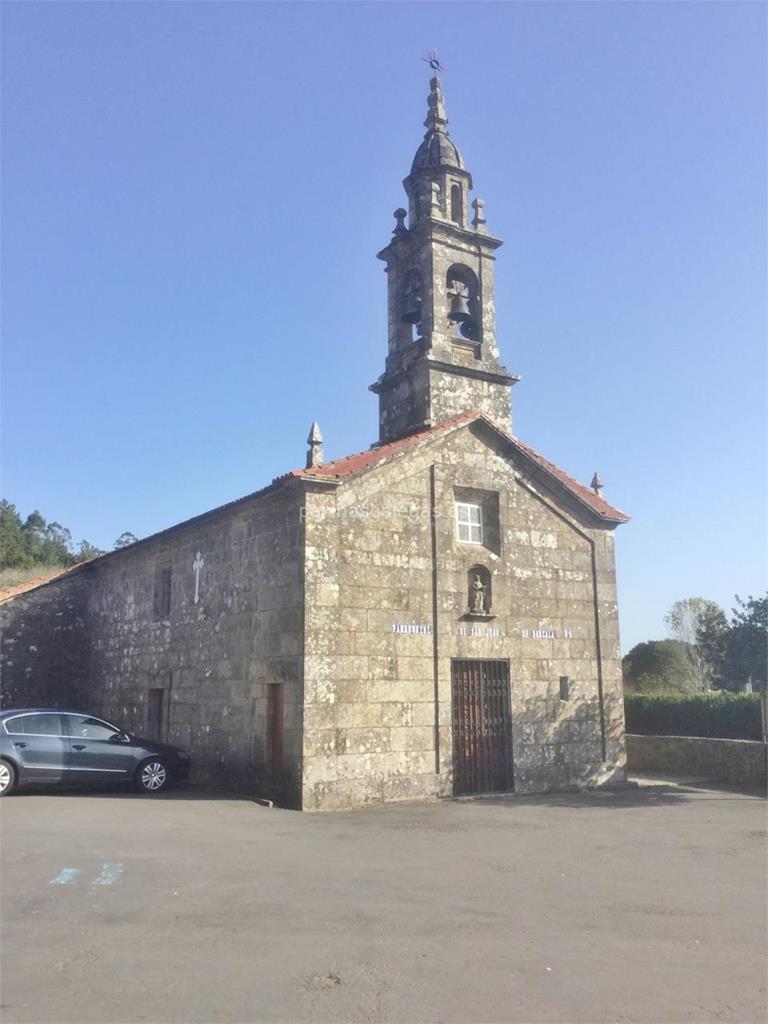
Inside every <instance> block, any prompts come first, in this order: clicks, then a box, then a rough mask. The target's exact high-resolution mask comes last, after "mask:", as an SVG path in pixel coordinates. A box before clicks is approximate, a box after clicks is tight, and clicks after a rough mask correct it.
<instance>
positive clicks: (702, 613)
mask: <svg viewBox="0 0 768 1024" xmlns="http://www.w3.org/2000/svg"><path fill="white" fill-rule="evenodd" d="M718 615H720V616H722V617H723V618H725V615H724V613H723V611H722V609H721V608H720V607H719V606H718V605H716V604H715V602H714V601H707V600H706V599H705V598H703V597H686V598H684V599H683V600H681V601H675V603H674V604H673V605H672V607H671V608H670V610H669V612H668V613H667V615H666V616H665V617H664V622H665V623H666V624H667V628H668V629H669V632H670V635H671V636H672V637H673V638H674V639H675V640H678V641H680V643H683V644H685V645H686V648H687V654H688V663H689V667H690V672H691V678H692V680H693V681H694V684H695V688H696V689H697V690H709V689H711V686H712V682H713V676H714V671H715V666H714V665H713V664H712V663H711V662H709V661H708V660H707V658H706V656H705V652H704V649H703V648H702V647H701V646H700V644H699V631H700V629H701V628H702V624H703V623H704V622H706V621H715V620H717V619H718Z"/></svg>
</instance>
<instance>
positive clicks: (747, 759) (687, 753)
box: [627, 733, 767, 786]
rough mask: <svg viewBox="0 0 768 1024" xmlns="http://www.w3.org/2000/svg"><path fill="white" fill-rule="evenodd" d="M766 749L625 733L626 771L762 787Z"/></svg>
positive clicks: (753, 744) (697, 738) (762, 745)
mask: <svg viewBox="0 0 768 1024" xmlns="http://www.w3.org/2000/svg"><path fill="white" fill-rule="evenodd" d="M766 749H767V748H766V744H765V743H759V742H757V741H755V740H714V739H705V738H704V737H700V736H638V735H637V734H636V733H635V734H630V733H627V770H628V771H629V772H633V771H635V772H648V773H653V772H659V773H660V774H662V775H679V776H681V777H685V778H689V779H690V778H696V779H706V780H708V781H712V782H714V781H719V782H742V783H744V784H746V785H750V786H765V785H766Z"/></svg>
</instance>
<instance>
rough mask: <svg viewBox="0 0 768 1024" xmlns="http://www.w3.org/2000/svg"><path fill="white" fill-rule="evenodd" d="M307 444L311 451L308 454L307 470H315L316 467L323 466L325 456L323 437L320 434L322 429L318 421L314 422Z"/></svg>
mask: <svg viewBox="0 0 768 1024" xmlns="http://www.w3.org/2000/svg"><path fill="white" fill-rule="evenodd" d="M307 444H308V445H309V451H308V452H307V469H314V468H315V467H316V466H322V464H323V462H324V460H325V455H324V454H323V435H322V434H321V433H320V427H319V426H318V425H317V420H314V421H313V423H312V426H311V428H310V431H309V437H308V438H307Z"/></svg>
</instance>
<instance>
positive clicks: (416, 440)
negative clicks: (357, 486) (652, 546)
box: [295, 411, 630, 526]
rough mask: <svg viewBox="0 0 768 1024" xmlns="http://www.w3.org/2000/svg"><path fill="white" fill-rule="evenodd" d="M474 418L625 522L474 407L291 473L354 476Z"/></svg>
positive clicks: (584, 501) (589, 504) (590, 506)
mask: <svg viewBox="0 0 768 1024" xmlns="http://www.w3.org/2000/svg"><path fill="white" fill-rule="evenodd" d="M475 422H483V423H485V424H486V425H488V426H489V427H490V428H491V429H492V430H493V431H495V432H496V433H497V434H498V435H500V436H501V437H502V438H503V439H504V440H505V441H506V442H507V443H509V444H510V445H511V446H512V447H513V448H514V449H515V450H516V451H518V452H519V453H520V454H521V455H523V457H524V458H526V459H528V460H529V461H531V462H532V463H533V464H534V465H535V466H536V468H537V469H538V470H540V471H542V472H543V473H544V474H545V476H546V477H547V478H548V479H549V480H550V481H552V482H553V483H554V484H555V486H556V487H557V488H559V489H563V490H565V491H566V492H567V493H568V494H569V496H570V497H572V498H574V499H575V500H576V501H577V502H578V503H579V504H580V505H581V506H583V507H584V508H586V509H587V510H588V511H589V512H590V513H592V514H593V515H595V516H597V518H598V519H600V520H601V521H603V522H606V523H612V524H614V525H616V526H618V525H620V524H621V523H626V522H629V519H630V516H629V515H627V513H626V512H622V511H621V509H618V508H616V507H615V506H613V505H611V504H609V503H608V502H607V501H605V499H604V498H602V497H600V496H599V495H597V494H595V493H594V492H593V491H591V490H590V489H589V488H588V487H586V486H585V485H584V484H581V483H579V481H578V480H576V479H575V478H574V477H572V476H570V474H568V473H566V472H565V470H562V469H560V467H559V466H556V465H555V464H554V463H553V462H550V461H549V459H545V458H544V456H543V455H541V454H540V453H539V452H537V451H536V450H535V449H534V448H531V447H530V445H527V444H524V443H523V442H522V441H520V440H519V439H518V438H517V437H516V436H515V435H514V434H510V433H509V432H508V431H507V430H506V429H504V427H503V426H501V424H499V423H497V422H496V421H495V420H494V419H492V418H491V417H490V416H486V415H485V413H480V412H476V411H470V412H466V413H462V414H461V415H460V416H455V417H453V418H452V419H450V420H446V421H445V422H443V423H438V424H437V425H436V426H434V427H430V428H425V429H424V430H421V431H417V432H416V433H413V434H409V435H408V436H406V437H403V438H399V439H398V440H395V441H390V442H388V443H386V444H382V445H379V446H377V447H375V448H369V449H368V450H367V451H365V452H359V453H358V454H356V455H348V456H346V457H345V458H342V459H335V460H333V461H332V462H326V463H325V464H324V465H323V466H320V467H318V468H316V469H312V470H297V471H296V473H295V475H296V476H298V477H302V478H304V479H308V478H315V479H317V478H318V477H334V478H336V479H339V480H343V479H346V478H351V477H355V476H358V475H359V474H361V473H364V472H368V471H370V470H373V469H377V468H378V467H379V466H381V465H383V464H385V463H387V462H389V461H391V460H392V459H395V458H397V457H399V456H401V455H404V454H405V453H407V452H411V451H413V450H414V449H415V448H420V447H423V446H425V445H427V444H430V443H432V442H433V441H435V440H437V439H438V438H441V437H444V436H447V435H448V434H449V433H451V432H452V431H454V430H458V429H461V428H463V427H465V426H468V425H469V424H470V423H475Z"/></svg>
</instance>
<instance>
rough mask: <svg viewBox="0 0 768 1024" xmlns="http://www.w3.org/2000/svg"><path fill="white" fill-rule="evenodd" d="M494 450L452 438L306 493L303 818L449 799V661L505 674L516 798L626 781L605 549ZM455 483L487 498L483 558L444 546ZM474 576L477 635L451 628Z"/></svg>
mask: <svg viewBox="0 0 768 1024" xmlns="http://www.w3.org/2000/svg"><path fill="white" fill-rule="evenodd" d="M503 449H505V446H504V443H503V442H501V441H500V440H499V439H498V435H493V434H491V432H490V431H488V430H487V428H483V427H474V426H473V427H471V428H464V429H462V430H460V431H456V432H454V433H452V434H451V435H449V436H448V438H446V439H445V440H442V441H439V442H433V443H431V444H429V445H425V446H423V447H421V448H420V449H415V450H413V451H411V452H410V453H408V454H407V455H404V456H403V457H401V458H400V459H398V460H395V461H393V462H392V463H390V464H388V465H385V466H382V467H379V468H378V469H376V470H375V471H374V472H369V473H367V474H365V475H363V476H361V477H360V478H358V479H356V480H352V481H349V482H348V483H344V484H341V485H340V486H339V487H338V488H337V489H336V490H325V491H323V492H321V493H317V494H314V495H309V496H308V498H307V523H306V537H307V548H306V613H305V615H306V637H305V669H304V671H305V711H304V722H305V736H304V779H303V782H304V786H303V806H304V807H305V808H307V809H325V808H333V807H341V806H350V805H355V804H362V803H366V802H371V801H378V800H392V799H406V798H413V797H425V796H445V795H449V794H451V793H452V790H453V783H452V708H451V660H452V659H453V658H479V659H505V660H508V661H509V663H510V679H511V715H512V731H513V762H514V764H513V767H514V779H515V788H516V789H517V790H519V791H522V792H534V791H540V790H547V789H554V788H560V787H563V786H569V785H582V784H592V783H596V782H599V781H602V780H606V779H608V778H621V777H623V775H622V773H623V766H624V746H623V706H622V699H621V673H620V659H619V647H618V622H617V609H616V593H615V575H614V565H613V545H612V536H611V534H610V532H609V531H608V530H606V529H604V528H603V527H601V526H599V525H597V524H596V523H595V521H594V519H593V518H592V517H590V516H589V513H587V512H582V511H581V510H579V509H578V508H576V507H568V505H567V502H566V503H565V504H564V499H563V498H562V497H557V498H556V497H555V496H554V494H552V493H550V492H549V491H548V489H547V485H546V482H545V481H544V480H541V479H536V478H535V477H534V476H532V475H531V473H530V471H529V470H528V469H527V468H526V466H525V465H524V464H523V462H522V459H521V458H519V457H512V456H510V454H509V446H506V450H503ZM456 488H461V489H462V490H461V491H460V493H461V494H466V493H467V491H470V492H471V491H473V490H474V491H475V492H477V493H480V492H486V494H487V493H488V492H490V495H491V497H490V499H489V501H490V506H489V507H491V506H493V501H494V500H496V499H494V498H493V494H494V493H495V494H497V495H498V499H497V500H498V519H499V524H498V531H497V532H496V533H495V535H493V531H492V530H491V536H490V540H489V545H490V546H489V547H481V546H478V545H472V544H462V543H459V542H458V541H457V539H456V529H455V522H454V500H455V497H456V495H457V491H456ZM433 491H434V504H435V518H434V522H435V531H434V550H433V534H432V521H433V516H432V508H431V506H432V501H433V498H432V492H433ZM481 496H482V495H481ZM588 518H589V520H590V521H589V522H585V520H586V519H588ZM477 563H481V564H483V565H484V566H486V567H487V568H488V570H489V571H490V573H491V579H492V587H493V608H492V611H493V613H494V614H495V618H494V619H493V620H490V621H488V622H481V623H475V622H471V621H470V622H467V621H466V619H465V618H464V615H465V613H466V611H467V602H468V596H467V578H468V572H469V570H470V569H471V567H472V566H473V565H475V564H477ZM433 586H434V594H436V596H437V604H436V606H435V604H434V601H433ZM598 621H599V636H598V630H597V629H596V622H598ZM400 626H404V627H407V628H412V631H410V632H402V631H393V630H396V629H398V627H400ZM427 627H430V628H432V630H433V631H432V632H431V633H430V632H429V631H428V629H427ZM473 629H479V630H482V631H483V632H481V633H480V635H472V633H471V630H473ZM489 629H490V630H492V631H493V632H491V633H490V634H487V633H486V632H485V631H486V630H489ZM566 630H567V631H569V633H570V635H568V634H566ZM524 631H527V635H526V633H525V632H524ZM542 633H544V634H545V635H541V634H542ZM549 633H554V634H556V636H551V635H549ZM598 650H599V651H600V657H598ZM435 666H436V667H437V673H436V674H435ZM561 676H567V677H568V679H569V681H570V694H569V698H568V699H567V700H562V699H561V698H560V677H561ZM601 687H602V691H603V701H602V709H601V702H600V700H599V690H600V688H601ZM603 745H605V757H604V755H603Z"/></svg>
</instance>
